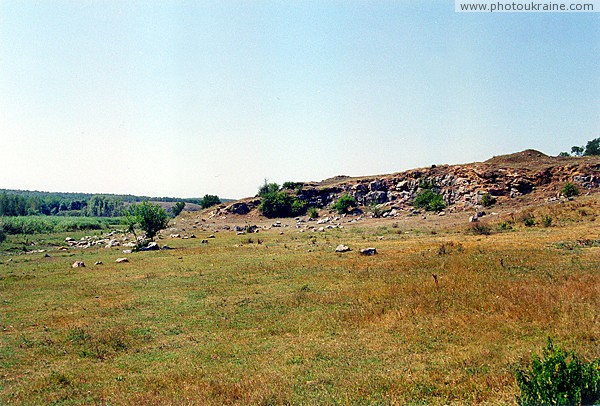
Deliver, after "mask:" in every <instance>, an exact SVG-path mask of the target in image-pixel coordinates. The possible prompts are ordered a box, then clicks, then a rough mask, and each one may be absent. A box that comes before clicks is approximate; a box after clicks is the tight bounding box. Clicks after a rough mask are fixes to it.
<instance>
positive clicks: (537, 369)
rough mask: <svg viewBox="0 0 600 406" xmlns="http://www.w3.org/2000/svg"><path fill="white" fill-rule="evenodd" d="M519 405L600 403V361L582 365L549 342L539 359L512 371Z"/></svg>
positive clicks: (576, 357) (575, 358)
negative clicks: (517, 389)
mask: <svg viewBox="0 0 600 406" xmlns="http://www.w3.org/2000/svg"><path fill="white" fill-rule="evenodd" d="M515 378H516V381H517V385H518V386H519V389H520V390H521V394H520V395H519V396H518V397H517V401H518V403H519V404H520V405H581V404H583V405H592V404H597V403H598V402H599V401H600V358H597V359H596V360H594V361H592V362H591V363H585V362H583V361H581V360H580V359H579V357H578V356H577V355H576V354H575V353H573V352H567V351H564V350H562V349H560V348H559V347H557V346H555V345H554V344H553V343H552V340H551V339H550V338H548V341H547V344H546V347H545V348H544V349H543V350H542V356H541V357H540V356H538V355H534V356H533V359H532V361H531V365H530V366H529V367H526V368H518V369H517V370H516V371H515Z"/></svg>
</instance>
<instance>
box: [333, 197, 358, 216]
mask: <svg viewBox="0 0 600 406" xmlns="http://www.w3.org/2000/svg"><path fill="white" fill-rule="evenodd" d="M351 207H356V200H354V198H353V197H352V196H350V195H349V194H348V193H346V194H344V195H342V196H340V198H339V199H338V200H337V202H335V204H334V205H333V208H334V209H335V211H337V212H338V213H339V214H344V213H348V210H349V209H350V208H351Z"/></svg>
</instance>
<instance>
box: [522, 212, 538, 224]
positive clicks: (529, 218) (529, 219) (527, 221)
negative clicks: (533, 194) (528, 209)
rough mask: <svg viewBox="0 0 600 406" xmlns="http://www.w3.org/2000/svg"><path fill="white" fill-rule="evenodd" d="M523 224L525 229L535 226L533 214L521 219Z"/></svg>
mask: <svg viewBox="0 0 600 406" xmlns="http://www.w3.org/2000/svg"><path fill="white" fill-rule="evenodd" d="M523 224H524V225H525V227H533V226H534V225H535V217H534V216H533V214H528V215H526V216H525V217H524V218H523Z"/></svg>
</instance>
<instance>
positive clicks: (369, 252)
mask: <svg viewBox="0 0 600 406" xmlns="http://www.w3.org/2000/svg"><path fill="white" fill-rule="evenodd" d="M375 254H377V250H376V249H375V248H372V247H369V248H364V249H362V250H360V255H375Z"/></svg>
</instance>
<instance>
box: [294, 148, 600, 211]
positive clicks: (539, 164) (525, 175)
mask: <svg viewBox="0 0 600 406" xmlns="http://www.w3.org/2000/svg"><path fill="white" fill-rule="evenodd" d="M336 181H337V183H335V184H333V185H332V183H334V182H336ZM566 182H573V183H575V184H576V185H577V186H578V187H579V188H580V189H584V190H585V189H590V190H591V189H597V188H598V187H600V158H597V157H589V158H562V157H560V158H559V157H549V156H546V155H544V154H542V153H541V152H539V151H534V150H526V151H523V152H520V153H516V154H512V155H506V156H501V157H494V158H492V159H490V160H488V161H485V162H479V163H473V164H466V165H452V166H450V165H440V166H432V167H430V168H421V169H413V170H409V171H406V172H401V173H396V174H392V175H383V176H377V177H366V178H349V177H341V176H339V177H336V178H333V179H328V180H326V181H323V182H322V183H320V184H319V183H316V184H315V183H311V184H304V185H303V187H302V189H301V191H300V192H298V194H297V196H298V198H300V199H302V200H305V201H306V202H307V204H308V205H309V206H315V207H318V208H323V207H326V206H328V205H329V204H331V203H332V202H334V201H336V200H337V199H338V198H339V197H340V196H341V195H343V194H349V195H351V196H352V197H353V198H354V199H355V200H356V202H357V203H358V204H359V205H361V206H369V205H373V204H378V205H384V206H387V207H388V210H389V211H388V213H389V212H390V211H391V210H395V212H398V211H399V210H400V211H401V210H411V207H412V206H411V203H412V201H413V199H414V198H415V196H416V195H417V194H418V193H419V192H420V191H421V190H423V187H425V186H426V185H433V188H434V190H435V191H436V192H438V193H440V194H441V195H442V196H443V198H444V201H445V202H446V204H447V205H448V206H449V208H450V210H452V211H457V210H472V209H473V208H474V207H476V206H478V205H480V204H481V203H482V197H483V195H485V194H487V193H489V194H490V195H491V196H493V197H496V198H503V199H514V198H517V197H520V196H524V195H528V194H531V193H532V192H534V191H538V190H540V191H543V192H545V194H546V197H550V196H556V194H557V193H558V192H559V191H560V189H561V188H562V186H563V185H564V183H566Z"/></svg>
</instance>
